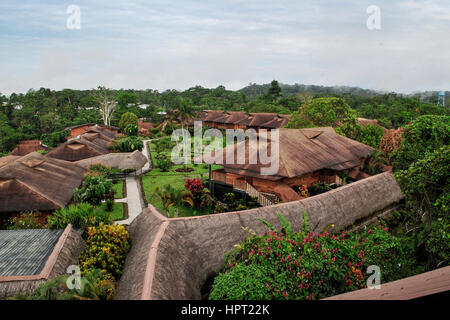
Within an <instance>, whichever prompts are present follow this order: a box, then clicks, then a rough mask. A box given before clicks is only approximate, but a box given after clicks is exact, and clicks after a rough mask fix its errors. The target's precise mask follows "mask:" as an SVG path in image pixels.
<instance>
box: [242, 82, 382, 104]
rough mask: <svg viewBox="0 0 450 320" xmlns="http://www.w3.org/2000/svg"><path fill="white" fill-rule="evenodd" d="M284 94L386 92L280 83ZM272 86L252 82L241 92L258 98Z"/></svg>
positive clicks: (365, 94)
mask: <svg viewBox="0 0 450 320" xmlns="http://www.w3.org/2000/svg"><path fill="white" fill-rule="evenodd" d="M279 86H280V88H281V90H282V94H283V95H284V96H291V95H296V94H297V93H311V94H313V95H314V96H322V95H326V96H329V95H357V96H361V97H373V96H375V95H379V94H383V93H385V92H380V91H375V90H370V89H362V88H359V87H349V86H331V87H326V86H318V85H305V84H298V83H296V84H283V83H279ZM269 88H270V83H267V84H256V83H250V84H249V85H248V86H246V87H244V88H242V89H239V90H238V92H241V93H243V94H245V96H247V98H248V99H249V100H252V99H256V98H258V97H259V96H262V95H264V94H266V92H267V90H268V89H269Z"/></svg>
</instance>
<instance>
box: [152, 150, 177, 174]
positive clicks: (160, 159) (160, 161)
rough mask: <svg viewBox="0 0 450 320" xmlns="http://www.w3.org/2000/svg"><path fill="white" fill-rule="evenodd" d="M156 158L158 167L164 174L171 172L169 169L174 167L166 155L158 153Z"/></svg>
mask: <svg viewBox="0 0 450 320" xmlns="http://www.w3.org/2000/svg"><path fill="white" fill-rule="evenodd" d="M155 158H156V165H157V167H158V168H159V169H161V171H163V172H167V171H169V169H170V168H171V167H172V166H173V163H172V161H171V160H170V158H169V157H168V156H167V155H165V154H164V153H158V154H157V155H156V157H155Z"/></svg>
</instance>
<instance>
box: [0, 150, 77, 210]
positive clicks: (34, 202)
mask: <svg viewBox="0 0 450 320" xmlns="http://www.w3.org/2000/svg"><path fill="white" fill-rule="evenodd" d="M84 172H85V169H84V168H82V167H80V166H78V165H76V164H73V163H70V162H67V161H62V160H57V159H53V158H48V157H44V156H42V155H41V154H39V153H37V152H33V153H30V154H28V155H26V156H24V157H20V158H17V159H16V160H15V161H11V162H9V163H8V164H6V165H4V166H2V167H0V212H19V211H24V210H40V211H52V210H56V209H60V208H62V207H64V206H65V205H67V204H68V203H69V201H70V200H71V199H72V197H73V189H75V188H78V187H79V186H80V185H81V182H82V180H83V174H84Z"/></svg>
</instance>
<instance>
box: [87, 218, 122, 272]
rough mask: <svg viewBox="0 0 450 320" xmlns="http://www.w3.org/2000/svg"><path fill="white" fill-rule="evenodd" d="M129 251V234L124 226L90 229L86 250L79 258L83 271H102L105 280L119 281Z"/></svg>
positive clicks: (100, 225)
mask: <svg viewBox="0 0 450 320" xmlns="http://www.w3.org/2000/svg"><path fill="white" fill-rule="evenodd" d="M129 250H130V243H129V234H128V232H127V230H126V229H125V227H124V226H123V225H105V224H103V223H100V224H99V225H98V226H97V227H89V229H88V238H87V240H86V249H85V250H84V251H83V252H82V253H81V255H80V257H79V260H80V268H81V271H82V272H83V273H86V272H91V271H93V270H94V269H100V270H101V274H102V276H101V278H102V279H103V280H119V278H120V277H121V275H122V268H123V265H124V263H125V258H126V255H127V253H128V251H129Z"/></svg>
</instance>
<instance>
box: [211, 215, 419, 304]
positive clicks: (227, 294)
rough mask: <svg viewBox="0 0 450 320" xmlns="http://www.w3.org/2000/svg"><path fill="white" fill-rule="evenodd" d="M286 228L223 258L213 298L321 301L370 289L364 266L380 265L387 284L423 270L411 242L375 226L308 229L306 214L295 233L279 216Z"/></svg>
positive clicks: (238, 247)
mask: <svg viewBox="0 0 450 320" xmlns="http://www.w3.org/2000/svg"><path fill="white" fill-rule="evenodd" d="M279 217H280V219H281V224H282V230H281V231H280V232H277V231H276V230H274V228H273V226H272V225H270V224H269V223H266V224H267V225H268V227H269V229H270V231H268V232H267V233H266V234H265V235H263V236H257V235H256V234H255V233H251V236H250V237H249V238H248V239H247V240H245V241H244V242H243V243H241V244H240V245H236V246H235V248H234V249H233V250H232V251H231V252H229V253H228V254H227V255H226V256H225V263H226V267H225V269H224V271H223V272H222V273H220V274H219V275H218V276H217V277H216V278H215V280H214V283H213V286H212V291H211V294H210V296H209V298H210V299H236V300H241V299H265V300H272V299H321V298H325V297H329V296H333V295H336V294H341V293H345V292H348V291H352V290H356V289H360V288H364V287H366V281H367V278H368V277H369V274H367V273H366V269H367V267H368V266H370V265H377V266H379V267H380V269H381V281H382V282H383V283H386V282H389V281H393V280H397V279H399V278H403V277H406V276H410V275H413V274H416V273H419V272H422V271H424V268H423V267H422V266H420V265H418V264H417V262H416V261H415V260H414V252H413V250H412V247H411V245H410V244H409V243H408V242H405V241H404V240H403V239H401V238H397V237H394V236H392V235H391V234H389V232H388V228H387V227H384V226H381V225H380V226H377V227H374V228H372V229H368V230H364V231H362V232H361V233H342V234H340V235H338V236H336V235H330V234H328V232H327V231H324V232H323V233H322V234H320V233H317V234H314V233H313V232H310V231H309V230H308V228H309V227H308V226H307V218H306V214H305V213H304V221H305V224H304V226H303V227H302V231H301V232H300V233H294V232H293V230H292V227H291V225H290V224H289V222H287V221H286V219H284V218H282V216H281V215H279Z"/></svg>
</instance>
